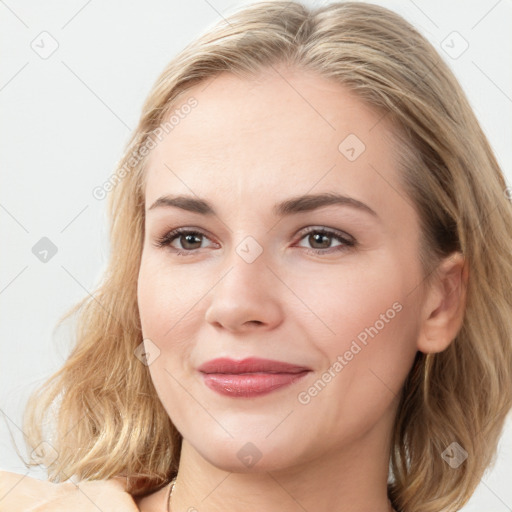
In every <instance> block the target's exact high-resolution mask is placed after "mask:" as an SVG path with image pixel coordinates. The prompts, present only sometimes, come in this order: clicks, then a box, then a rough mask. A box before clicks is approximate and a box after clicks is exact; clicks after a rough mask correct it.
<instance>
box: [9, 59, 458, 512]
mask: <svg viewBox="0 0 512 512" xmlns="http://www.w3.org/2000/svg"><path fill="white" fill-rule="evenodd" d="M185 96H186V97H185V99H184V101H186V98H188V97H190V96H193V97H195V98H196V100H197V101H198V105H197V107H196V108H194V109H193V110H192V111H191V113H190V114H189V115H188V116H187V117H186V118H185V119H182V120H180V123H179V124H178V125H177V126H176V127H175V128H174V129H173V131H172V132H170V134H169V135H168V136H167V137H166V138H164V140H163V141H162V142H160V143H159V144H158V146H157V147H156V148H155V149H154V150H153V151H152V153H151V155H150V158H149V161H148V167H147V186H146V225H145V241H144V248H143V255H142V262H141V266H140V273H139V276H138V278H139V281H138V303H139V310H140V317H141V323H142V330H143V337H144V338H145V339H149V340H151V344H149V342H146V343H148V347H149V349H150V350H149V352H150V353H151V347H154V346H156V347H158V350H159V354H158V356H157V357H156V359H154V361H152V362H151V364H150V365H149V371H150V373H151V378H152V380H153V382H154V385H155V388H156V390H157V393H158V395H159V398H160V400H161V401H162V404H163V405H164V407H165V409H166V411H167V412H168V414H169V416H170V418H171V420H172V421H173V423H174V424H175V425H176V427H177V429H178V430H179V431H180V433H181V434H182V435H183V445H182V454H181V460H180V468H179V473H178V480H177V484H176V488H175V490H174V492H173V496H172V502H171V504H172V510H173V511H174V512H176V511H179V510H193V508H191V507H194V508H195V509H197V510H199V511H208V512H217V511H219V512H220V511H222V512H234V511H239V510H244V511H247V512H260V511H261V510H265V511H266V512H277V511H279V512H299V511H301V512H303V511H304V510H311V511H313V510H314V511H315V512H327V511H329V512H330V511H332V510H336V511H337V512H338V511H339V512H368V511H370V510H371V511H372V512H389V510H390V505H389V502H388V500H387V495H386V483H387V476H388V461H389V447H390V439H391V437H390V436H391V431H392V426H393V421H394V417H395V414H396V409H397V406H398V399H399V394H400V390H401V388H402V385H403V382H404V380H405V378H406V376H407V374H408V372H409V370H410V368H411V365H412V362H413V360H414V356H415V354H416V351H418V350H420V351H422V352H425V353H434V352H440V351H442V350H444V349H445V348H446V347H447V346H448V345H449V344H450V343H451V342H452V340H453V339H454V338H455V336H456V334H457V332H458V330H459V329H460V326H461V323H462V319H463V311H464V304H465V297H466V286H467V279H468V273H467V267H464V260H463V258H462V256H461V255H458V254H454V255H452V256H451V257H449V258H447V259H446V260H445V261H444V262H442V264H441V265H440V273H439V279H438V280H437V281H436V282H435V283H434V285H433V286H432V287H431V288H430V289H428V290H426V289H424V288H423V287H422V286H421V285H422V283H423V277H424V276H422V273H421V267H420V262H419V258H418V251H419V235H420V231H419V220H418V216H417V214H416V212H415V210H414V208H413V207H412V206H411V203H410V201H408V200H406V196H405V192H404V191H403V190H402V189H401V187H400V185H399V181H398V174H397V172H398V170H397V163H396V155H395V153H394V152H395V151H399V149H400V148H399V147H398V146H397V144H396V142H395V141H394V139H393V133H392V128H393V127H392V126H391V125H390V124H388V120H387V119H386V118H382V114H379V113H377V112H374V111H373V110H372V109H369V108H368V107H366V106H365V105H364V104H363V103H362V102H361V101H360V100H359V99H358V98H357V97H355V96H354V95H353V94H352V93H350V92H349V91H347V90H345V89H344V88H343V87H341V86H340V85H338V84H336V83H334V82H331V81H329V80H326V79H323V78H320V77H318V76H317V75H315V74H312V73H309V72H304V71H299V70H296V69H290V68H285V67H284V66H277V67H275V68H272V69H266V70H265V71H263V72H261V73H259V74H258V76H257V78H256V79H251V80H249V79H240V78H236V77H235V76H233V75H231V74H227V73H224V74H221V75H219V76H218V77H216V78H214V79H210V80H209V81H208V82H204V83H201V84H199V85H197V86H195V87H194V88H193V89H191V90H190V91H188V93H187V94H186V95H185ZM349 134H354V135H356V136H357V137H358V139H359V140H360V141H362V143H363V144H364V146H365V149H364V151H363V152H362V153H360V154H359V156H357V158H356V159H355V160H353V161H351V160H350V159H348V158H347V157H346V156H345V154H346V153H344V152H343V151H344V149H343V148H344V147H345V146H343V144H342V149H341V151H340V149H339V146H340V143H342V141H343V140H344V139H345V138H346V137H347V136H348V135H349ZM350 156H353V155H350ZM324 192H329V193H332V192H336V193H338V194H343V195H346V196H349V197H351V198H354V199H356V200H358V201H361V202H363V203H364V204H366V205H367V206H368V207H370V208H371V209H372V210H373V211H374V212H375V214H376V215H373V214H370V213H367V212H366V211H363V210H362V209H357V208H354V207H351V206H347V205H329V206H324V207H322V208H318V209H315V210H313V211H307V212H301V213H293V214H289V215H285V216H279V215H275V213H274V212H273V207H274V205H276V204H277V203H280V202H282V201H285V200H288V199H290V198H292V197H296V196H300V195H305V194H320V193H324ZM171 194H172V195H178V194H180V195H181V194H183V195H187V196H189V197H192V198H194V199H199V198H200V199H203V200H205V201H208V202H209V203H211V205H212V207H213V208H214V210H215V212H216V213H215V214H213V215H203V214H200V213H193V212H190V211H185V210H182V209H180V208H177V207H160V208H153V209H150V207H151V205H152V204H153V203H154V202H155V201H156V200H157V199H158V198H159V197H161V196H163V195H171ZM181 227H182V228H190V229H191V230H193V231H200V232H201V233H202V235H199V236H197V235H196V236H195V237H194V236H189V237H186V236H185V235H182V236H177V237H176V238H175V239H174V240H173V241H172V242H171V244H170V245H168V246H164V247H157V242H158V240H159V239H160V238H161V237H163V236H164V235H165V234H166V233H168V232H169V231H171V230H172V229H176V228H181ZM309 228H325V229H329V230H331V231H336V234H335V235H332V236H330V235H324V238H322V236H321V234H318V233H317V232H316V231H314V230H313V232H312V233H305V230H306V229H309ZM315 233H317V234H316V235H315ZM336 235H341V236H343V237H344V238H345V239H348V240H352V241H355V242H356V243H355V245H354V246H347V245H345V243H344V242H343V241H341V240H340V239H338V238H336ZM247 237H251V238H249V239H248V238H247ZM340 248H341V250H339V249H340ZM240 249H243V250H240ZM314 249H317V251H318V253H316V254H315V253H314V252H313V250H314ZM175 250H180V251H182V252H186V251H189V254H186V255H184V256H183V255H178V254H177V253H176V252H175ZM260 250H261V251H262V252H261V254H260V253H259V252H260ZM242 256H246V258H245V259H244V257H242ZM247 256H256V257H255V258H254V260H253V261H252V262H250V263H249V262H248V261H247ZM396 303H399V304H400V305H401V306H402V307H401V310H400V311H399V312H397V313H396V314H395V315H394V316H393V318H392V319H389V317H387V318H388V320H389V321H388V322H385V323H384V327H383V328H381V329H378V334H377V335H375V336H374V337H369V338H368V341H367V344H366V345H362V344H360V345H361V350H360V351H359V352H357V353H356V354H355V355H354V356H353V357H352V358H351V359H350V360H347V358H345V359H344V360H345V362H346V364H344V365H343V368H342V370H341V371H338V372H335V376H334V377H332V378H331V380H330V381H329V382H328V383H327V384H326V385H325V386H324V387H323V388H322V389H321V391H320V392H317V393H316V395H315V394H314V391H313V392H308V390H310V389H311V387H312V386H314V384H315V383H316V382H318V381H319V379H320V380H321V378H322V375H324V374H325V372H326V371H328V369H329V368H331V370H332V368H333V363H335V362H336V361H337V360H339V359H338V356H340V355H341V356H342V357H343V356H344V354H345V353H346V352H347V350H350V347H351V346H352V347H353V345H352V343H353V341H354V340H355V339H357V336H358V335H359V334H360V333H362V332H364V331H365V329H366V328H370V327H371V326H375V325H380V324H376V322H377V321H378V320H379V319H381V318H382V317H381V315H382V314H386V311H388V310H390V308H392V305H393V304H396ZM223 356H224V357H231V358H236V359H241V358H245V357H250V356H257V357H263V358H268V359H277V360H280V361H287V362H290V363H296V364H300V365H303V366H307V367H309V368H310V369H311V372H310V373H309V374H308V375H307V376H306V377H304V378H303V379H301V380H300V381H298V382H296V383H293V384H291V385H290V386H288V387H285V388H281V389H279V390H277V391H274V392H272V393H270V394H268V395H265V396H260V397H255V398H250V399H247V398H230V397H226V396H221V395H219V394H217V393H215V392H214V391H212V390H211V389H209V388H208V387H206V386H205V385H204V383H203V380H202V378H201V375H200V374H199V373H198V371H197V367H198V366H199V365H200V364H202V363H204V362H205V361H207V360H210V359H213V358H216V357H223ZM324 382H325V381H324ZM300 393H303V394H304V393H306V394H308V396H309V397H310V400H309V402H308V403H301V402H300V401H299V399H298V396H299V394H300ZM302 396H304V395H302ZM247 443H251V445H250V446H251V447H252V448H250V450H253V451H252V453H253V455H254V456H255V457H259V458H258V460H257V462H256V463H255V464H253V465H250V466H249V465H247V464H244V462H243V459H242V458H241V457H240V456H239V455H240V450H241V449H242V448H243V447H245V449H246V450H247V449H248V448H247V446H248V445H247ZM439 456H440V454H439ZM3 475H5V473H4V474H3ZM17 476H19V475H17ZM0 480H1V478H0ZM31 480H32V479H29V478H28V477H26V478H25V479H24V481H25V484H24V485H25V489H26V488H27V487H26V486H30V485H31ZM97 484H98V485H105V486H106V485H108V482H97ZM33 485H34V486H35V485H36V483H35V482H34V484H33ZM37 485H39V484H37ZM47 485H54V486H56V487H59V486H63V485H66V484H47ZM71 485H72V484H71ZM116 485H119V486H121V487H122V483H121V482H119V481H118V482H117V484H116ZM121 487H118V488H116V489H114V488H112V486H111V487H109V488H108V489H107V488H105V492H110V493H111V494H110V498H111V499H110V503H111V504H113V503H117V502H118V500H119V503H121V501H120V500H121V499H125V497H126V494H125V493H123V490H122V488H121ZM61 488H62V487H61ZM17 489H20V486H18V487H16V488H14V489H13V490H12V491H11V493H10V495H11V499H15V497H16V496H21V494H20V491H17ZM97 489H99V487H98V488H97ZM168 490H169V489H168V487H167V486H166V487H164V488H162V489H161V490H159V491H157V492H155V493H153V494H151V495H149V496H147V497H145V498H137V499H135V502H136V503H137V505H138V507H139V509H140V510H141V511H142V512H163V511H164V510H165V506H166V495H167V493H168ZM66 492H68V493H69V499H70V500H71V499H72V495H73V493H74V496H76V492H75V490H73V489H71V488H68V489H67V490H66ZM70 503H71V501H70ZM74 503H75V502H73V504H74ZM2 506H3V507H4V508H2ZM80 506H81V507H82V508H78V506H77V507H75V508H74V509H73V510H80V511H82V510H83V511H86V510H91V511H92V510H96V508H95V506H93V505H91V503H90V502H89V503H87V500H86V499H82V502H81V505H80ZM87 507H89V508H87ZM2 510H10V511H11V510H17V509H16V508H12V509H11V508H5V500H4V503H2V500H1V495H0V511H2ZM19 510H22V509H19ZM38 510H41V511H48V512H50V511H53V512H55V511H57V510H61V509H59V508H58V506H57V505H56V506H54V505H53V504H52V503H51V502H50V501H49V502H48V506H46V507H43V508H40V509H38ZM104 510H108V508H107V509H104ZM123 510H125V509H123ZM126 510H128V511H129V510H132V509H130V508H129V507H128V508H126ZM133 510H137V509H136V508H135V509H133Z"/></svg>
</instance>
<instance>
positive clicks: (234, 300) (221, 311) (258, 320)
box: [205, 253, 286, 332]
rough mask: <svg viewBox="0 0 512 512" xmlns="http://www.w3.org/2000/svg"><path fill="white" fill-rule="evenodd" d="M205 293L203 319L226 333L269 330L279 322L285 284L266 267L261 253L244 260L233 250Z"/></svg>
mask: <svg viewBox="0 0 512 512" xmlns="http://www.w3.org/2000/svg"><path fill="white" fill-rule="evenodd" d="M222 275H223V277H221V279H220V281H218V282H217V284H216V285H215V286H214V287H213V289H212V291H211V292H210V294H209V297H210V304H209V306H208V307H207V310H206V314H205V319H206V321H207V322H208V323H209V324H211V325H213V326H215V327H216V328H223V329H226V330H228V331H230V332H246V331H251V330H254V329H259V330H270V329H274V328H276V327H277V326H278V325H279V324H280V323H281V322H282V321H283V302H282V299H283V297H282V295H283V294H285V293H286V286H284V285H283V283H282V282H281V281H280V280H279V278H278V277H276V274H275V271H273V270H271V269H270V268H269V267H268V266H267V261H266V258H265V257H264V254H261V255H260V256H259V257H258V258H257V259H256V260H254V261H252V262H250V263H249V262H247V261H245V260H244V259H243V258H241V257H240V256H239V255H238V254H237V253H234V255H233V258H230V261H229V265H228V266H227V270H226V271H224V272H223V273H222Z"/></svg>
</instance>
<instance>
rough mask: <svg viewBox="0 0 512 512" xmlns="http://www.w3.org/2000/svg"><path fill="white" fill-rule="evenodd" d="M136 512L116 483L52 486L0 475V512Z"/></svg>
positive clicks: (131, 500) (102, 481)
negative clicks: (98, 511)
mask: <svg viewBox="0 0 512 512" xmlns="http://www.w3.org/2000/svg"><path fill="white" fill-rule="evenodd" d="M120 507H123V508H122V510H123V512H139V509H138V508H137V505H136V504H135V502H134V501H133V499H132V497H131V496H130V495H129V494H128V493H127V492H126V491H125V489H124V486H123V483H122V481H120V480H117V479H109V480H95V481H83V482H79V483H78V484H74V483H72V482H64V483H58V484H56V483H52V482H49V481H45V480H38V479H36V478H32V477H29V476H28V475H27V474H19V473H11V472H8V471H0V512H23V511H26V510H36V509H37V510H40V511H41V512H43V511H44V512H59V511H62V510H74V511H75V512H93V511H94V512H97V510H98V509H100V510H102V511H103V512H114V511H115V510H119V509H120Z"/></svg>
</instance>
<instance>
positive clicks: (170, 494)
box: [167, 476, 395, 512]
mask: <svg viewBox="0 0 512 512" xmlns="http://www.w3.org/2000/svg"><path fill="white" fill-rule="evenodd" d="M176 478H178V477H177V476H175V477H174V478H173V479H172V480H171V483H170V484H169V497H168V498H167V512H172V511H171V496H172V492H173V491H174V486H175V485H176ZM388 502H389V510H390V512H395V509H394V508H393V505H392V504H391V500H388Z"/></svg>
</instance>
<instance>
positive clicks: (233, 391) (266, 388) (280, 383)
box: [203, 371, 309, 398]
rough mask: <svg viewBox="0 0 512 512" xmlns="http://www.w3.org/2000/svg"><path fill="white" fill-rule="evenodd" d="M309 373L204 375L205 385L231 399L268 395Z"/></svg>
mask: <svg viewBox="0 0 512 512" xmlns="http://www.w3.org/2000/svg"><path fill="white" fill-rule="evenodd" d="M307 373H309V371H303V372H300V373H239V374H231V373H203V378H204V383H205V384H206V385H207V386H208V387H209V388H210V389H213V391H216V392H217V393H220V394H221V395H226V396H230V397H243V398H246V397H253V396H261V395H266V394H267V393H271V392H272V391H275V390H276V389H280V388H283V387H285V386H288V385H290V384H291V383H292V382H295V381H297V380H299V379H301V378H302V377H304V376H305V375H306V374H307Z"/></svg>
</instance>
